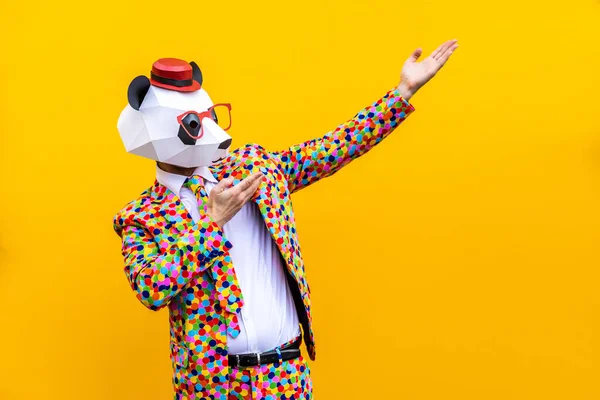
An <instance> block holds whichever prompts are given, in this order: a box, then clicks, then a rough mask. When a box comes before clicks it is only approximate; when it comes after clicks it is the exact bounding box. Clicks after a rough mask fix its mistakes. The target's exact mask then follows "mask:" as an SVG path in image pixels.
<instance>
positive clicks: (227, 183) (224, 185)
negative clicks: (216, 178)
mask: <svg viewBox="0 0 600 400" xmlns="http://www.w3.org/2000/svg"><path fill="white" fill-rule="evenodd" d="M231 185H233V178H231V177H229V178H225V179H223V180H222V181H220V182H219V183H217V184H216V185H215V187H214V188H213V189H212V190H211V193H212V192H213V191H214V192H215V193H217V194H220V193H223V192H224V191H225V190H227V189H228V188H230V187H231Z"/></svg>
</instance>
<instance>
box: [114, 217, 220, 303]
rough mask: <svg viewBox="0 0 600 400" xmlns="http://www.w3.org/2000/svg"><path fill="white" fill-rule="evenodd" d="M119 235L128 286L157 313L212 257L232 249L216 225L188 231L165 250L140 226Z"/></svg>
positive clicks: (122, 231)
mask: <svg viewBox="0 0 600 400" xmlns="http://www.w3.org/2000/svg"><path fill="white" fill-rule="evenodd" d="M117 233H119V234H120V236H121V239H122V254H123V257H124V260H125V274H126V275H127V279H128V281H129V284H130V285H131V288H132V289H133V290H134V291H135V292H136V294H137V297H138V299H139V300H140V301H141V302H142V304H144V305H145V306H146V307H148V308H149V309H151V310H155V311H156V310H159V309H161V308H163V307H164V306H166V305H167V304H169V302H170V301H171V300H172V299H173V298H174V297H175V296H176V295H177V294H178V293H179V292H180V291H181V290H182V289H183V288H185V287H186V285H187V284H188V283H189V282H190V281H191V280H192V279H193V278H196V277H198V275H200V274H201V273H203V272H204V271H205V270H206V268H207V267H208V266H209V265H210V263H211V261H212V259H213V258H215V257H219V256H221V255H223V254H224V253H225V252H227V251H228V250H229V249H230V248H231V247H232V245H231V243H230V242H229V241H227V240H226V239H225V238H224V237H223V236H222V232H221V231H220V229H219V227H218V226H217V225H216V224H215V223H214V222H213V223H211V224H209V225H208V227H203V229H202V230H201V229H199V227H198V226H193V227H191V228H189V229H188V230H187V231H185V232H182V233H181V234H180V236H179V237H178V238H177V239H176V240H175V241H174V242H173V243H172V244H171V245H170V246H168V247H166V248H159V247H158V245H157V243H156V242H155V240H154V239H153V237H152V235H151V234H150V233H149V232H147V231H146V229H145V228H144V227H143V226H141V225H140V224H131V223H130V224H127V225H125V226H123V227H121V228H120V229H118V230H117Z"/></svg>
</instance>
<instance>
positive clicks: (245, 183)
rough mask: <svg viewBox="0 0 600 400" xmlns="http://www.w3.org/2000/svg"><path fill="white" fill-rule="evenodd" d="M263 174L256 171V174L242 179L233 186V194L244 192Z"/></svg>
mask: <svg viewBox="0 0 600 400" xmlns="http://www.w3.org/2000/svg"><path fill="white" fill-rule="evenodd" d="M261 176H263V174H262V173H261V172H255V173H254V174H252V175H250V176H248V177H246V178H244V179H242V180H241V181H240V183H238V184H237V185H235V186H234V187H233V189H231V192H232V194H240V193H242V192H244V191H245V190H246V189H248V188H249V187H250V185H252V183H253V182H254V181H256V180H257V179H258V178H260V177H261Z"/></svg>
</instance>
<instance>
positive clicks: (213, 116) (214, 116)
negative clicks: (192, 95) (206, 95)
mask: <svg viewBox="0 0 600 400" xmlns="http://www.w3.org/2000/svg"><path fill="white" fill-rule="evenodd" d="M210 113H211V115H212V118H213V120H214V121H215V122H216V123H217V125H218V124H219V118H218V117H217V113H216V112H215V109H214V108H213V109H212V110H210Z"/></svg>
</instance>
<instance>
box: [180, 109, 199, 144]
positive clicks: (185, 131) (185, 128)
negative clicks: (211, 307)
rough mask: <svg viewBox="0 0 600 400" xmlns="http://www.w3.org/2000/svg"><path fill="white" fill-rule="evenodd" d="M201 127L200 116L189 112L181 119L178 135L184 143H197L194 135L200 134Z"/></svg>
mask: <svg viewBox="0 0 600 400" xmlns="http://www.w3.org/2000/svg"><path fill="white" fill-rule="evenodd" d="M201 129H202V126H201V125H200V118H198V116H197V115H196V114H188V115H186V116H185V117H184V118H183V119H182V120H181V126H180V127H179V132H178V134H177V136H179V139H181V141H182V142H183V143H184V144H188V145H193V144H195V143H196V139H195V138H194V137H198V136H200V130H201ZM192 136H194V137H192Z"/></svg>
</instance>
